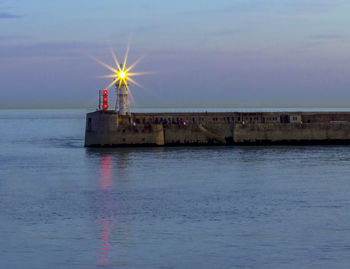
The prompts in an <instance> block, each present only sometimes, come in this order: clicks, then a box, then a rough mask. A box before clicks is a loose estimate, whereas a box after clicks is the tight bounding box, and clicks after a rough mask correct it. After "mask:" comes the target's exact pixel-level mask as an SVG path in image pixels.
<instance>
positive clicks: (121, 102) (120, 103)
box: [115, 80, 130, 116]
mask: <svg viewBox="0 0 350 269" xmlns="http://www.w3.org/2000/svg"><path fill="white" fill-rule="evenodd" d="M126 83H127V82H126V81H125V80H119V81H118V82H117V83H116V84H115V86H116V90H117V98H116V103H115V110H116V111H117V112H118V114H119V115H120V116H125V115H130V104H129V98H128V85H127V84H126Z"/></svg>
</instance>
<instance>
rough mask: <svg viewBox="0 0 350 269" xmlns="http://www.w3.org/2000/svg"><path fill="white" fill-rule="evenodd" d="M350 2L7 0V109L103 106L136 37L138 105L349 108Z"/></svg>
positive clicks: (3, 35) (0, 92)
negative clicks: (102, 95)
mask: <svg viewBox="0 0 350 269" xmlns="http://www.w3.org/2000/svg"><path fill="white" fill-rule="evenodd" d="M349 14H350V2H349V1H345V0H303V1H302V0H254V1H249V0H230V1H224V0H217V1H203V0H201V1H200V0H195V1H188V0H187V1H185V0H178V1H158V0H157V1H156V0H153V1H152V0H148V1H146V0H140V1H112V0H101V1H91V0H85V1H68V0H60V1H43V0H0V97H1V98H0V108H1V107H2V108H5V107H33V106H39V107H44V106H47V107H67V106H69V107H75V106H76V107H94V106H95V105H96V102H97V101H96V100H97V99H96V92H97V90H98V89H99V88H103V87H104V86H106V85H108V84H109V82H110V81H109V80H108V79H97V78H96V76H98V75H103V74H108V73H109V72H108V70H105V69H104V68H103V67H101V66H99V65H98V64H97V63H95V62H94V61H92V60H91V59H90V58H89V57H88V55H93V56H96V57H97V58H100V59H101V60H103V61H105V62H107V63H108V64H112V63H113V60H112V57H111V55H110V52H109V48H110V47H113V49H114V50H115V51H116V53H117V54H118V55H119V58H121V56H122V55H123V53H124V50H125V46H126V44H127V43H128V40H130V42H131V52H130V60H131V61H130V62H132V61H133V60H135V59H136V58H138V57H139V56H142V55H145V56H146V57H145V58H144V60H143V61H142V62H141V63H140V64H139V65H138V66H137V67H136V68H135V69H136V71H156V72H157V74H156V75H151V76H147V77H138V78H137V81H138V82H140V83H141V84H142V85H143V86H144V89H140V88H137V87H132V92H133V94H134V96H135V99H136V103H137V104H138V105H150V104H154V105H169V104H171V105H184V106H186V105H187V106H188V105H203V106H215V105H227V106H237V107H238V106H350V87H349V85H350V71H349V70H350V43H349V42H350V36H349V30H348V29H349V26H350V16H349Z"/></svg>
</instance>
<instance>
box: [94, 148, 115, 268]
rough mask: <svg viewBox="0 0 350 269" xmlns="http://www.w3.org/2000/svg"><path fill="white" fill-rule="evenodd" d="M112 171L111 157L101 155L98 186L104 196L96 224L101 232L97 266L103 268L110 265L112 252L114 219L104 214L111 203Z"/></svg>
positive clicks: (106, 213) (108, 214) (108, 213)
mask: <svg viewBox="0 0 350 269" xmlns="http://www.w3.org/2000/svg"><path fill="white" fill-rule="evenodd" d="M112 171H113V169H112V161H111V157H110V156H108V155H103V156H102V160H101V167H100V177H99V186H100V188H101V190H102V191H103V192H104V193H105V194H104V196H102V197H101V198H102V199H103V200H102V201H99V202H100V205H99V210H101V211H102V212H100V213H99V214H98V216H99V217H98V219H97V221H96V222H97V225H98V226H99V228H100V231H101V244H100V248H99V249H98V250H99V254H98V260H97V264H98V265H105V266H106V265H109V264H110V256H111V255H112V253H113V251H114V249H113V246H112V243H111V234H112V232H113V227H114V220H115V217H114V216H113V215H111V214H110V212H106V211H109V210H110V204H111V203H113V201H111V200H110V198H109V197H110V195H111V193H110V192H111V191H112V188H113V181H112V175H113V173H112Z"/></svg>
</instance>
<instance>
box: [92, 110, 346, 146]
mask: <svg viewBox="0 0 350 269" xmlns="http://www.w3.org/2000/svg"><path fill="white" fill-rule="evenodd" d="M231 144H350V113H348V112H315V113H310V112H255V113H240V112H227V113H132V114H131V115H125V116H118V114H117V113H116V112H114V111H96V112H92V113H88V114H87V117H86V133H85V146H87V147H91V146H167V145H231Z"/></svg>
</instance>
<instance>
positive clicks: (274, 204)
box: [0, 110, 350, 269]
mask: <svg viewBox="0 0 350 269" xmlns="http://www.w3.org/2000/svg"><path fill="white" fill-rule="evenodd" d="M85 112H86V111H83V110H61V111H60V110H57V111H54V110H41V111H40V110H12V111H10V110H2V111H1V110H0V239H1V244H0V268H11V269H16V268H19V269H22V268H33V269H34V268H35V269H41V268H101V267H103V268H142V269H144V268H349V267H350V147H342V146H328V147H327V146H320V147H319V146H310V147H307V146H301V147H295V146H293V147H287V146H279V147H201V148H199V147H188V148H185V147H177V148H171V147H170V148H123V149H117V148H114V149H86V148H84V147H83V138H84V127H85Z"/></svg>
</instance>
